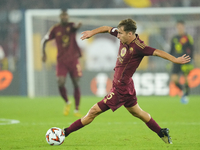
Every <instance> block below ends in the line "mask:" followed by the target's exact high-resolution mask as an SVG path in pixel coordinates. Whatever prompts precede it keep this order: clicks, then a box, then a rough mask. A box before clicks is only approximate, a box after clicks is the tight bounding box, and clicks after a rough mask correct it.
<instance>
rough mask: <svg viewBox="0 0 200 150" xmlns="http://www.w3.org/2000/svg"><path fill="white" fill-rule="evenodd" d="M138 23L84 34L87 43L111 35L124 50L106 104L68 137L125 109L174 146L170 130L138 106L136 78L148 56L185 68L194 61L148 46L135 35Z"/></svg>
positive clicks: (71, 129) (74, 127)
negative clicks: (104, 114)
mask: <svg viewBox="0 0 200 150" xmlns="http://www.w3.org/2000/svg"><path fill="white" fill-rule="evenodd" d="M136 29H137V26H136V22H135V21H134V20H132V19H125V20H122V21H121V22H120V23H119V25H118V28H112V27H109V26H102V27H99V28H96V29H94V30H91V31H84V32H83V33H82V34H83V35H82V37H81V39H82V40H84V39H87V38H90V37H92V36H93V35H95V34H98V33H110V34H111V35H113V36H116V37H118V38H119V39H120V47H119V52H118V56H117V61H116V66H115V68H114V70H115V73H114V80H113V86H112V89H111V91H110V93H108V95H106V96H105V97H104V99H103V100H101V101H100V102H98V103H96V104H95V105H94V106H92V108H91V109H90V110H89V112H88V113H87V114H86V115H85V116H84V117H82V118H81V119H79V120H77V121H75V122H74V123H72V124H71V125H70V126H69V127H68V128H65V129H64V132H65V136H68V135H69V134H70V133H72V132H74V131H76V130H79V129H80V128H82V127H84V126H85V125H88V124H90V123H91V122H92V121H93V120H94V118H95V117H97V116H98V115H99V114H101V113H102V112H105V111H107V110H109V109H111V110H112V111H115V110H116V109H118V108H119V107H120V106H122V105H124V107H125V108H126V109H127V110H128V111H129V112H130V113H131V114H132V115H133V116H135V117H137V118H139V119H141V120H142V121H143V122H144V123H145V124H146V125H147V126H148V127H149V128H150V129H151V130H152V131H154V132H155V133H157V134H158V136H159V137H160V138H162V140H163V141H164V142H165V143H168V144H171V143H172V141H171V138H170V136H169V129H168V128H161V127H160V126H159V125H158V124H157V123H156V122H155V121H154V119H153V118H152V117H151V116H150V114H148V113H147V112H145V111H143V110H142V109H141V108H140V106H139V104H138V103H137V97H136V92H135V88H134V84H133V80H132V76H133V74H134V72H135V71H136V69H137V67H138V66H139V64H140V62H141V61H142V59H143V57H144V56H149V55H153V56H159V57H161V58H164V59H167V60H169V61H171V62H173V63H178V64H184V63H187V62H189V61H190V57H189V56H186V55H183V56H181V57H178V58H176V57H174V56H172V55H170V54H168V53H166V52H164V51H161V50H158V49H155V48H152V47H149V46H146V45H145V44H144V42H143V41H142V40H141V39H140V38H139V35H138V34H135V31H136Z"/></svg>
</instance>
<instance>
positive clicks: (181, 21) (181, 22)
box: [176, 20, 185, 24]
mask: <svg viewBox="0 0 200 150" xmlns="http://www.w3.org/2000/svg"><path fill="white" fill-rule="evenodd" d="M176 23H177V24H178V23H180V24H185V21H184V20H177V22H176Z"/></svg>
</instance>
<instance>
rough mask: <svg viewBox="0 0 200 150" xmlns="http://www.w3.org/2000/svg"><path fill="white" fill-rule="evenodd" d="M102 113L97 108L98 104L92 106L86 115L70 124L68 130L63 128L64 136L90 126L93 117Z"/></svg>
mask: <svg viewBox="0 0 200 150" xmlns="http://www.w3.org/2000/svg"><path fill="white" fill-rule="evenodd" d="M102 112H103V111H102V110H101V109H100V108H99V106H98V104H95V105H94V106H92V108H91V109H90V110H89V111H88V113H87V114H86V115H85V116H84V117H82V118H81V119H79V120H77V121H75V122H74V123H72V124H71V125H70V126H69V127H68V128H65V129H64V131H65V136H68V135H69V134H70V133H72V132H74V131H76V130H79V129H81V128H82V127H84V126H86V125H88V124H90V123H91V122H92V121H93V120H94V118H95V117H97V116H98V115H99V114H101V113H102Z"/></svg>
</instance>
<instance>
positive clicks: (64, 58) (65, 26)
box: [42, 10, 82, 117]
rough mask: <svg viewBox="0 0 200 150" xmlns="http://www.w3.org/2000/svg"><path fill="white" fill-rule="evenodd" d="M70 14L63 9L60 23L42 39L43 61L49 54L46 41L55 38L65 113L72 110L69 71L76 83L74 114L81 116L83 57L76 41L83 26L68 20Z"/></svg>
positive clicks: (58, 74) (59, 86) (57, 67)
mask: <svg viewBox="0 0 200 150" xmlns="http://www.w3.org/2000/svg"><path fill="white" fill-rule="evenodd" d="M68 19H69V16H68V14H67V12H66V10H62V12H61V14H60V23H58V24H56V25H54V26H53V27H52V28H51V29H50V30H49V32H48V33H47V34H46V35H45V37H44V38H43V40H42V47H43V48H42V50H43V57H42V60H43V62H45V61H46V59H47V56H46V52H45V46H46V43H47V42H48V41H49V40H52V39H55V41H56V45H57V50H58V54H57V66H56V75H57V81H58V89H59V92H60V95H61V96H62V97H63V99H64V100H65V102H66V104H65V108H64V115H68V114H69V111H70V105H71V102H70V101H69V100H68V97H67V91H66V88H65V82H66V75H67V74H68V73H69V74H70V77H71V80H72V83H73V85H74V99H75V110H74V115H75V116H77V117H81V114H80V112H79V103H80V95H81V93H80V88H79V78H80V77H81V76H82V70H81V66H80V64H79V60H78V59H79V57H81V50H80V48H79V47H78V45H77V42H76V31H77V29H79V28H80V27H81V23H79V24H78V25H75V23H73V22H68Z"/></svg>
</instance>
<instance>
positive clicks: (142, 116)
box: [126, 104, 172, 144]
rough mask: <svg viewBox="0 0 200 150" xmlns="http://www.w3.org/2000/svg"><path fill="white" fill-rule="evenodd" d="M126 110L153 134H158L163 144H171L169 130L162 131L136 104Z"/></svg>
mask: <svg viewBox="0 0 200 150" xmlns="http://www.w3.org/2000/svg"><path fill="white" fill-rule="evenodd" d="M126 109H127V110H128V111H129V112H130V113H131V114H132V115H133V116H135V117H137V118H139V119H141V120H142V121H143V122H144V123H146V125H147V126H148V127H149V128H150V129H151V130H152V131H154V132H155V133H157V134H158V136H159V137H160V138H162V140H163V141H164V142H165V143H168V144H172V142H171V138H170V136H169V129H167V128H164V129H162V128H161V127H160V126H159V125H158V124H157V123H156V122H155V120H154V119H153V118H152V117H151V116H150V114H149V113H147V112H145V111H144V110H142V109H141V108H140V106H139V105H138V104H136V105H134V106H132V107H126Z"/></svg>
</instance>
